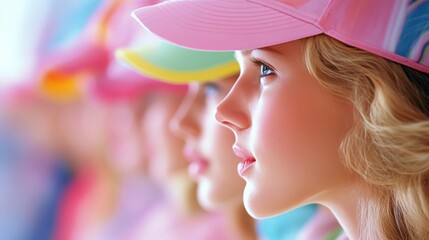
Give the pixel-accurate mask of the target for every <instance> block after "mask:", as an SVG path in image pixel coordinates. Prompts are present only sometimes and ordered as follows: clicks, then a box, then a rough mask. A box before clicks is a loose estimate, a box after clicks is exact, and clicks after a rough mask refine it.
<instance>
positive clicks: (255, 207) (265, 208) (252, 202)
mask: <svg viewBox="0 0 429 240" xmlns="http://www.w3.org/2000/svg"><path fill="white" fill-rule="evenodd" d="M255 190H256V189H254V188H253V187H252V186H249V184H246V187H245V189H244V193H243V203H244V208H245V209H246V211H247V213H248V214H249V215H250V216H251V217H252V218H255V219H263V218H269V217H273V216H276V215H279V214H281V213H283V212H285V209H284V208H282V207H284V205H282V206H276V204H272V203H273V202H272V200H273V198H272V197H269V196H266V195H265V194H263V193H261V192H257V191H255Z"/></svg>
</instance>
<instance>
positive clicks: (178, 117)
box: [169, 91, 200, 138]
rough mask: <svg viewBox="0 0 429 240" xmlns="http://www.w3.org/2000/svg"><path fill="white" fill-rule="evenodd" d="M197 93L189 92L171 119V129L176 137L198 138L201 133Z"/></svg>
mask: <svg viewBox="0 0 429 240" xmlns="http://www.w3.org/2000/svg"><path fill="white" fill-rule="evenodd" d="M197 101H198V96H197V93H193V92H191V91H190V92H188V93H187V94H186V96H185V98H184V99H183V101H182V103H181V104H180V106H179V108H178V110H177V111H176V113H175V114H174V116H173V118H172V119H171V121H170V123H169V125H170V129H171V130H172V131H173V133H175V134H176V135H178V136H180V137H183V138H186V137H196V136H197V135H198V134H199V133H200V125H199V123H198V116H197V113H198V109H196V108H197V107H198V106H197V105H198V104H196V103H197Z"/></svg>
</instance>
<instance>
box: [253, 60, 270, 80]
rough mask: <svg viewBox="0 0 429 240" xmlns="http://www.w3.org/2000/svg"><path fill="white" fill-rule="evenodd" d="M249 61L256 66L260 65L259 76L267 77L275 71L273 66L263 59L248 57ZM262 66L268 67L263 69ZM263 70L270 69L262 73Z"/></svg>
mask: <svg viewBox="0 0 429 240" xmlns="http://www.w3.org/2000/svg"><path fill="white" fill-rule="evenodd" d="M250 61H251V62H252V63H253V64H254V65H255V66H257V67H260V77H261V78H264V77H267V76H269V75H272V74H274V72H275V68H274V67H272V66H271V65H270V64H268V63H266V62H265V61H263V60H261V59H258V58H255V57H250ZM264 68H268V69H264ZM264 71H270V72H269V73H268V74H267V73H264Z"/></svg>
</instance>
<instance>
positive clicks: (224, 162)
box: [198, 116, 244, 208]
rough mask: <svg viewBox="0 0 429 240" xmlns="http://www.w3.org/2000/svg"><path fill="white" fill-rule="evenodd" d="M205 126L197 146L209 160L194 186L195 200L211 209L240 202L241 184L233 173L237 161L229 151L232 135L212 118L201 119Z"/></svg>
mask: <svg viewBox="0 0 429 240" xmlns="http://www.w3.org/2000/svg"><path fill="white" fill-rule="evenodd" d="M212 117H213V116H212ZM205 123H206V124H205V125H204V127H203V129H204V131H203V134H202V139H201V143H202V146H201V147H202V153H203V155H204V156H206V157H207V158H208V159H209V161H210V168H209V170H208V172H207V174H206V175H205V176H204V178H203V179H202V180H200V181H199V183H198V184H199V197H200V199H205V202H206V203H207V202H209V203H210V204H211V205H212V207H215V208H216V206H217V205H222V204H225V203H228V202H232V201H233V202H241V199H242V194H243V189H244V181H243V179H241V178H240V177H239V175H238V173H237V164H238V162H239V159H238V157H236V156H235V154H234V152H233V151H232V145H233V143H234V141H235V138H234V134H233V133H232V131H230V130H229V129H227V128H225V127H223V126H221V125H220V124H219V123H217V122H216V121H215V120H214V118H213V119H212V118H210V119H205Z"/></svg>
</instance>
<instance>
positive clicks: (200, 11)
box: [132, 0, 429, 72]
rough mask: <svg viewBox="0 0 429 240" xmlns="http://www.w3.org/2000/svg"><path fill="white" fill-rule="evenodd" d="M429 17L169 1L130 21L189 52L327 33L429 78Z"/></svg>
mask: <svg viewBox="0 0 429 240" xmlns="http://www.w3.org/2000/svg"><path fill="white" fill-rule="evenodd" d="M428 13H429V0H300V1H297V0H172V1H165V2H163V3H161V4H157V5H152V6H147V7H143V8H139V9H137V10H134V11H133V13H132V15H133V17H134V18H136V19H137V21H139V22H140V23H141V24H142V25H143V26H144V27H146V28H147V29H149V30H150V31H151V32H153V33H154V34H156V35H158V36H159V37H161V38H164V39H165V40H167V41H170V42H172V43H175V44H177V45H180V46H183V47H187V48H191V49H198V50H206V51H207V50H209V51H210V50H211V51H231V50H248V49H256V48H262V47H267V46H271V45H276V44H280V43H284V42H289V41H293V40H298V39H302V38H305V37H310V36H315V35H318V34H321V33H325V34H327V35H329V36H331V37H333V38H335V39H337V40H339V41H341V42H343V43H346V44H348V45H351V46H354V47H357V48H360V49H363V50H366V51H368V52H371V53H374V54H376V55H379V56H381V57H384V58H387V59H390V60H392V61H395V62H398V63H401V64H403V65H406V66H409V67H411V68H414V69H417V70H420V71H423V72H429V53H428V51H429V14H428Z"/></svg>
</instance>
